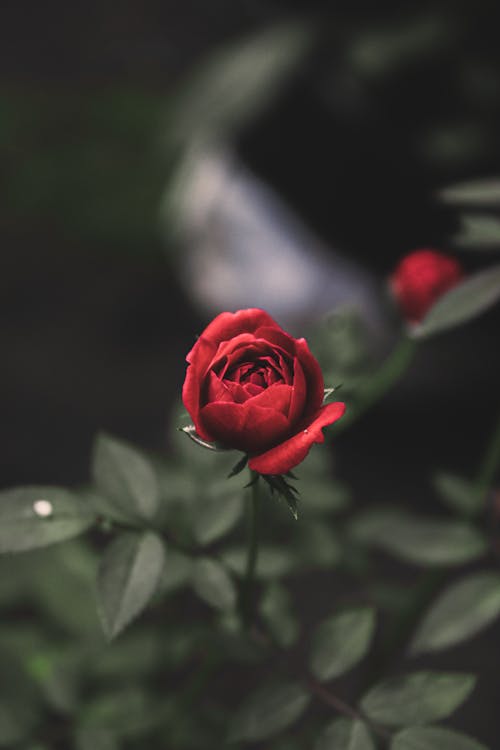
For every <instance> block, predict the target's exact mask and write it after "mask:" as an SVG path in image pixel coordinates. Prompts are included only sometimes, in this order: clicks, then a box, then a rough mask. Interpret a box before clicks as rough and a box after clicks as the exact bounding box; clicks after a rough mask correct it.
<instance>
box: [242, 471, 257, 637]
mask: <svg viewBox="0 0 500 750" xmlns="http://www.w3.org/2000/svg"><path fill="white" fill-rule="evenodd" d="M250 473H251V484H250V498H249V513H248V516H249V533H248V551H247V565H246V570H245V578H244V579H243V584H242V589H241V598H240V612H241V619H242V622H243V624H244V625H245V626H246V627H250V625H251V624H252V620H253V616H254V587H255V570H256V567H257V555H258V550H259V515H260V493H259V475H258V474H256V473H255V472H254V471H251V472H250Z"/></svg>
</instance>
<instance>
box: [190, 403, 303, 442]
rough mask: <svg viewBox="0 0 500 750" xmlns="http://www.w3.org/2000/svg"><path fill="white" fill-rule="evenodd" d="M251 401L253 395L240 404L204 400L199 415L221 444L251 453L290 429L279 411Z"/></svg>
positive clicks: (275, 440)
mask: <svg viewBox="0 0 500 750" xmlns="http://www.w3.org/2000/svg"><path fill="white" fill-rule="evenodd" d="M257 398H258V396H257ZM252 402H253V399H251V400H249V401H246V402H245V403H244V404H235V403H229V402H227V401H226V402H222V401H220V402H219V403H215V404H207V406H204V407H203V409H202V410H201V412H200V418H201V419H202V420H203V424H204V425H205V426H206V431H208V432H210V433H212V434H213V435H214V436H215V439H216V440H217V441H218V442H220V443H222V445H227V446H228V447H230V448H236V449H237V450H241V451H246V452H249V453H251V452H253V451H255V450H258V449H260V448H261V447H262V446H263V445H273V444H274V443H276V442H277V441H278V440H279V439H280V438H281V437H282V436H283V435H286V434H287V432H288V430H289V429H290V428H289V423H288V420H287V418H286V417H285V416H284V415H283V414H281V413H280V412H279V411H276V409H269V408H265V407H261V406H255V405H253V404H252Z"/></svg>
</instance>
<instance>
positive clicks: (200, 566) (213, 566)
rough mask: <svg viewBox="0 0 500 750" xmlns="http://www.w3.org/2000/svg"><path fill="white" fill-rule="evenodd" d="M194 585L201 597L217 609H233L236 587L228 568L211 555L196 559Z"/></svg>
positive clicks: (192, 579)
mask: <svg viewBox="0 0 500 750" xmlns="http://www.w3.org/2000/svg"><path fill="white" fill-rule="evenodd" d="M191 581H192V586H193V588H194V590H195V591H196V593H197V594H198V596H199V597H200V599H203V601H205V602H206V603H207V604H210V606H212V607H215V608H216V609H222V610H227V609H233V607H234V605H235V604H236V589H235V587H234V583H233V581H232V579H231V577H230V576H229V574H228V572H227V571H226V569H225V568H224V567H223V566H222V565H221V563H220V562H218V561H217V560H212V559H211V558H209V557H204V558H200V559H198V560H196V561H195V563H194V564H193V569H192V576H191Z"/></svg>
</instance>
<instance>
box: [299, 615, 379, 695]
mask: <svg viewBox="0 0 500 750" xmlns="http://www.w3.org/2000/svg"><path fill="white" fill-rule="evenodd" d="M374 629H375V613H374V611H373V610H372V609H369V608H367V607H363V608H361V607H360V608H358V609H351V610H347V611H346V612H341V613H340V614H338V615H334V616H333V617H330V618H329V619H328V620H325V621H324V622H322V623H321V624H320V625H319V626H318V627H317V629H316V631H315V633H314V635H313V640H312V647H311V654H310V667H311V671H312V673H313V674H314V675H315V677H317V678H318V680H322V681H325V680H331V679H333V678H334V677H338V676H339V675H341V674H343V673H344V672H347V671H348V670H349V669H351V668H352V667H354V666H355V665H356V664H357V663H358V662H359V661H360V660H361V659H362V658H363V657H364V656H365V655H366V653H367V651H368V648H369V646H370V643H371V640H372V637H373V632H374Z"/></svg>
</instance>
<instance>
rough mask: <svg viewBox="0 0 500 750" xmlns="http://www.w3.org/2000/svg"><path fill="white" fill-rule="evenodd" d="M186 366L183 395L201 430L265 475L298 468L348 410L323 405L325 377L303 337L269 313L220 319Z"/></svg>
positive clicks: (227, 315)
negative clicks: (288, 330)
mask: <svg viewBox="0 0 500 750" xmlns="http://www.w3.org/2000/svg"><path fill="white" fill-rule="evenodd" d="M187 361H188V363H189V366H188V368H187V373H186V379H185V382H184V387H183V391H182V397H183V401H184V405H185V407H186V409H187V411H188V412H189V414H190V416H191V418H192V420H193V423H194V426H195V428H196V432H197V433H198V435H199V436H200V437H201V438H203V439H204V440H207V441H209V442H214V443H218V444H220V445H222V446H223V447H225V448H232V449H237V450H241V451H243V452H245V453H247V454H248V455H249V466H250V468H251V469H252V470H253V471H256V472H259V473H260V474H285V473H286V472H288V471H289V470H290V469H292V468H293V467H294V466H296V465H297V464H299V463H300V462H301V461H302V460H303V459H304V458H305V457H306V455H307V453H308V452H309V449H310V448H311V446H312V445H313V443H321V442H323V440H324V438H323V434H322V429H323V428H324V427H326V426H327V425H330V424H332V423H333V422H335V421H336V420H337V419H339V418H340V417H341V416H342V414H343V413H344V411H345V405H344V404H343V403H341V402H334V403H330V404H326V405H324V404H323V398H324V382H323V374H322V372H321V369H320V366H319V364H318V362H317V360H316V359H315V358H314V356H313V355H312V354H311V352H310V350H309V347H308V345H307V342H306V341H305V339H303V338H299V339H296V338H293V337H292V336H290V335H289V334H288V333H286V332H285V331H284V330H283V329H282V328H281V327H280V326H279V325H278V324H277V323H276V322H275V321H274V320H273V319H272V318H271V317H270V316H269V315H268V314H267V313H266V312H265V311H264V310H259V309H256V308H250V309H248V310H239V311H238V312H236V313H229V312H224V313H221V314H220V315H218V316H217V317H216V318H215V319H214V320H213V321H212V322H211V323H210V324H209V325H208V326H207V328H206V329H205V330H204V331H203V333H202V334H201V336H200V337H199V338H198V339H197V341H196V343H195V345H194V346H193V348H192V349H191V351H190V352H189V354H188V355H187Z"/></svg>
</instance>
